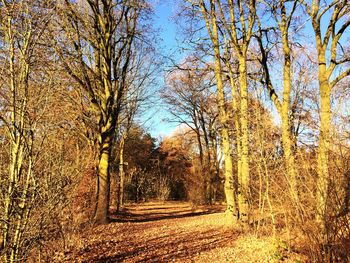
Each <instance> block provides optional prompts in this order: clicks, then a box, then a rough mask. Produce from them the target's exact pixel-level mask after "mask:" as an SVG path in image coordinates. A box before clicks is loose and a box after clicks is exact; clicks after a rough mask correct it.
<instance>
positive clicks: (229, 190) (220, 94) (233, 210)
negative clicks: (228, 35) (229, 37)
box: [209, 1, 237, 220]
mask: <svg viewBox="0 0 350 263" xmlns="http://www.w3.org/2000/svg"><path fill="white" fill-rule="evenodd" d="M211 6H212V7H211V9H212V12H211V19H212V21H211V24H212V42H213V46H214V57H215V69H214V71H215V77H216V87H217V103H218V107H219V122H220V124H221V126H222V127H221V145H222V151H223V157H224V162H225V166H224V175H225V184H224V190H225V197H226V203H227V208H226V213H227V214H228V215H229V217H230V220H234V219H235V217H236V216H237V207H236V201H235V191H234V185H233V183H234V182H233V169H232V157H231V146H230V138H229V129H228V123H227V121H228V118H227V112H226V109H225V104H226V103H225V93H224V85H223V82H222V66H221V57H220V47H219V39H218V31H217V24H216V23H217V21H216V14H215V7H214V6H215V4H214V2H213V1H212V4H211ZM209 30H210V29H209Z"/></svg>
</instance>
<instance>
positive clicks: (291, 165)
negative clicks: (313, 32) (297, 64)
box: [280, 3, 299, 205]
mask: <svg viewBox="0 0 350 263" xmlns="http://www.w3.org/2000/svg"><path fill="white" fill-rule="evenodd" d="M283 10H285V7H284V3H283V6H282V26H281V27H280V28H281V32H282V44H283V53H284V66H283V101H282V106H281V112H280V115H281V119H282V145H283V154H284V159H285V163H286V169H287V175H288V176H287V180H288V185H289V192H290V195H291V198H292V200H293V202H294V205H298V203H299V198H298V189H297V173H296V170H295V159H294V151H293V144H294V143H293V138H292V130H291V123H290V116H289V111H290V94H291V84H292V78H291V51H290V47H289V39H288V28H287V25H286V23H287V22H286V17H285V11H283Z"/></svg>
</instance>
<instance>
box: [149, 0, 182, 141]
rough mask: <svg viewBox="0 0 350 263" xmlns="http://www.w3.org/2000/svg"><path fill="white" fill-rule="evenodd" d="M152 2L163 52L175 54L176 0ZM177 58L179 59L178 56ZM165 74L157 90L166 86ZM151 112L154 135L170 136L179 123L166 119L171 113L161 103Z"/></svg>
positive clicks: (151, 128)
mask: <svg viewBox="0 0 350 263" xmlns="http://www.w3.org/2000/svg"><path fill="white" fill-rule="evenodd" d="M152 4H153V5H154V10H155V16H154V22H155V25H154V26H155V28H156V29H159V36H160V38H161V39H162V42H161V43H160V46H161V48H162V53H163V54H164V55H166V56H169V55H173V54H174V52H175V51H176V48H177V41H176V36H177V30H176V25H175V23H174V22H173V21H172V16H173V15H174V12H175V10H174V9H175V6H176V3H175V1H174V0H153V1H152ZM177 59H179V57H178V56H177ZM164 74H165V72H164ZM164 74H161V75H160V76H159V87H158V88H156V90H157V89H158V90H159V89H160V88H161V87H162V86H164ZM150 114H151V115H152V116H151V119H150V121H149V123H147V124H146V127H148V130H149V132H150V133H151V135H152V136H153V137H155V138H159V137H165V136H168V135H170V134H171V133H172V132H173V131H174V130H175V129H176V126H177V124H175V123H169V122H167V121H166V120H164V119H166V118H167V117H169V114H168V113H167V111H166V109H165V108H163V107H161V105H155V107H154V108H153V109H151V113H150Z"/></svg>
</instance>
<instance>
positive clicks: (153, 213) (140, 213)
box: [110, 203, 224, 223]
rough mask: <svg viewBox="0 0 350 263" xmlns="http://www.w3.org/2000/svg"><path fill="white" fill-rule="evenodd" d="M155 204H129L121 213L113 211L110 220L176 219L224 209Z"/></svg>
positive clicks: (145, 220) (122, 221)
mask: <svg viewBox="0 0 350 263" xmlns="http://www.w3.org/2000/svg"><path fill="white" fill-rule="evenodd" d="M154 206H155V205H154V204H147V203H146V204H142V205H139V206H129V207H126V208H124V210H123V211H121V212H120V213H113V214H111V216H110V222H112V223H113V222H119V223H124V222H135V223H141V222H151V221H158V220H163V219H175V218H184V217H195V216H202V215H208V214H214V213H220V212H223V211H224V208H223V206H219V205H215V206H199V207H196V208H192V207H191V206H190V205H188V204H183V205H178V204H176V203H174V204H173V205H171V204H170V205H169V204H168V203H167V204H164V205H163V206H162V205H158V207H154Z"/></svg>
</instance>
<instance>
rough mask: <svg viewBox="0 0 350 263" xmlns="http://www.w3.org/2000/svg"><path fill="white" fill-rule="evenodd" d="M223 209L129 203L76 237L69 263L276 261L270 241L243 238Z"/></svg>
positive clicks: (170, 203) (67, 258)
mask: <svg viewBox="0 0 350 263" xmlns="http://www.w3.org/2000/svg"><path fill="white" fill-rule="evenodd" d="M223 210H224V207H223V206H210V207H205V206H199V207H196V208H194V207H192V206H191V205H190V204H189V203H184V202H164V203H159V202H154V203H144V204H137V205H129V206H126V207H125V211H124V214H122V215H118V216H116V215H115V216H112V222H111V223H109V224H107V225H101V226H97V227H95V228H92V229H90V230H88V231H86V232H84V233H83V234H81V235H80V236H79V237H77V238H78V241H77V242H75V245H76V246H75V248H74V250H73V251H70V252H69V253H67V254H66V262H271V261H270V259H271V255H273V253H274V249H275V248H274V247H273V245H272V244H270V243H271V242H270V241H271V240H269V239H268V238H267V239H262V238H260V239H257V238H256V237H254V236H253V235H248V236H247V235H244V239H241V240H240V238H241V235H240V231H239V230H238V229H235V228H234V227H233V226H227V224H226V222H225V219H224V218H225V217H224V212H223ZM242 236H243V235H242Z"/></svg>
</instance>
